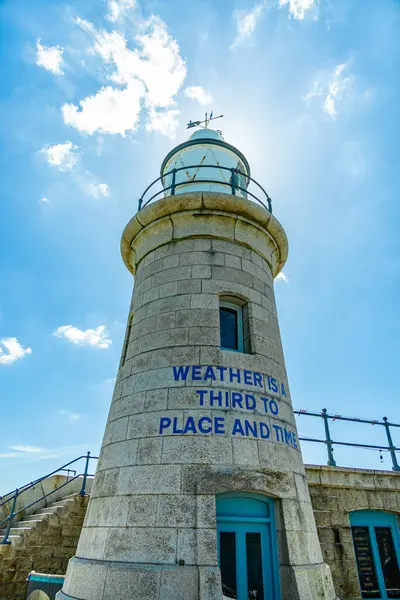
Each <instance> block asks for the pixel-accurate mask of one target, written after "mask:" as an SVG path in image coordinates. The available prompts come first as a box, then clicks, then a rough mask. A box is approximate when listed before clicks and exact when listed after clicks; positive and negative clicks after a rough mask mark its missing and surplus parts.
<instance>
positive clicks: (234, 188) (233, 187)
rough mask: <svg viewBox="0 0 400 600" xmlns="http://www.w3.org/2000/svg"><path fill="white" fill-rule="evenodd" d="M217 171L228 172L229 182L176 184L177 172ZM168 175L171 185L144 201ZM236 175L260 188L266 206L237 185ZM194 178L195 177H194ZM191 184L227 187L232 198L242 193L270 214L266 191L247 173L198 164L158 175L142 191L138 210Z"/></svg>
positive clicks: (214, 181) (195, 181) (218, 166)
mask: <svg viewBox="0 0 400 600" xmlns="http://www.w3.org/2000/svg"><path fill="white" fill-rule="evenodd" d="M205 168H207V169H219V170H223V171H230V173H231V178H230V181H229V182H227V181H220V180H216V179H196V180H195V179H194V178H193V180H192V181H180V182H178V183H177V182H176V174H177V173H178V172H179V171H187V170H189V169H205ZM168 175H172V183H171V185H169V186H166V187H163V188H162V189H161V190H159V191H158V192H156V193H155V194H153V195H152V196H150V198H148V199H147V200H145V196H146V194H147V192H148V191H149V190H150V188H152V187H153V186H154V185H155V184H157V183H158V182H159V181H161V183H162V184H164V178H165V177H168ZM238 175H242V176H243V177H244V178H245V179H246V181H247V182H250V181H251V182H252V183H254V184H255V185H256V186H257V187H259V188H260V190H261V191H262V193H263V194H264V196H265V198H266V204H265V203H264V202H263V200H261V199H260V198H258V196H256V195H255V194H253V193H252V192H249V190H248V189H247V188H243V187H241V186H240V185H238V184H237V176H238ZM195 177H196V175H195ZM192 183H212V184H217V185H224V186H227V187H229V188H230V189H231V194H232V195H233V196H235V195H236V191H241V192H244V193H245V194H247V195H249V196H251V197H252V198H254V200H255V201H256V202H258V203H259V204H261V206H262V207H263V208H265V210H267V211H268V212H270V213H272V201H271V198H270V196H269V195H268V193H267V192H266V190H265V189H264V188H263V187H262V185H260V184H259V183H258V181H256V180H255V179H253V177H250V175H248V174H247V173H243V171H240V170H239V169H234V168H231V167H223V166H221V165H204V164H199V165H189V166H184V167H179V168H176V169H171V170H170V171H167V172H166V173H163V174H162V175H160V177H158V178H157V179H155V180H154V181H153V182H152V183H150V185H148V186H147V188H146V189H145V190H144V192H143V194H142V195H141V197H140V198H139V202H138V210H142V208H144V207H145V206H147V205H148V204H150V202H151V201H152V200H154V198H156V197H157V196H159V195H160V194H163V193H165V192H168V191H171V193H170V195H171V196H174V195H175V192H176V189H177V188H179V187H182V186H187V185H190V184H192Z"/></svg>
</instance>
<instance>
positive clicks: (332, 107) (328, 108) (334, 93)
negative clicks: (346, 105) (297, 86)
mask: <svg viewBox="0 0 400 600" xmlns="http://www.w3.org/2000/svg"><path fill="white" fill-rule="evenodd" d="M345 69H346V64H342V65H338V66H337V67H336V69H335V71H334V74H333V78H332V81H331V82H330V83H329V87H328V95H327V96H326V98H325V102H324V105H323V109H324V112H326V114H327V115H329V116H330V117H332V118H334V117H335V115H336V114H337V110H336V104H337V102H338V101H340V100H341V99H342V98H343V94H344V93H345V91H346V90H348V89H349V88H350V87H351V86H352V85H353V82H354V77H353V76H352V75H351V76H349V77H345V76H344V75H343V71H344V70H345Z"/></svg>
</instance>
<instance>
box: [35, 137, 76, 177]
mask: <svg viewBox="0 0 400 600" xmlns="http://www.w3.org/2000/svg"><path fill="white" fill-rule="evenodd" d="M78 150H79V146H75V144H73V143H72V142H70V141H68V142H64V144H55V145H54V146H47V147H46V148H42V150H40V154H42V155H43V156H44V157H45V158H46V160H47V162H48V163H49V165H51V166H52V167H57V168H58V169H59V170H60V171H69V170H71V169H72V167H73V166H74V165H76V163H77V160H78V153H77V151H78Z"/></svg>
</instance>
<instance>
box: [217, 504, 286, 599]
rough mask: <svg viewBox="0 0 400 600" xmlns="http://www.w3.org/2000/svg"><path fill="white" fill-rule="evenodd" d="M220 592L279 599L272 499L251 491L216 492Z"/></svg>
mask: <svg viewBox="0 0 400 600" xmlns="http://www.w3.org/2000/svg"><path fill="white" fill-rule="evenodd" d="M216 504H217V540H218V560H219V566H220V569H221V579H222V592H223V595H224V597H226V598H235V599H237V600H280V597H281V596H280V581H279V561H278V550H277V543H276V526H275V511H274V508H275V507H274V502H273V500H272V499H271V498H267V497H265V496H261V495H259V494H251V493H236V494H235V493H232V494H221V495H219V496H217V500H216Z"/></svg>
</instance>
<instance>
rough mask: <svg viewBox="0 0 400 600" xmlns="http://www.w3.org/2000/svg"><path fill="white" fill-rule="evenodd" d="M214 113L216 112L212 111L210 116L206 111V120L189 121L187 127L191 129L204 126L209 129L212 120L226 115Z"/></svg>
mask: <svg viewBox="0 0 400 600" xmlns="http://www.w3.org/2000/svg"><path fill="white" fill-rule="evenodd" d="M213 114H214V113H213V111H211V112H210V115H209V116H208V115H207V113H206V114H205V117H206V118H205V119H204V121H189V123H188V124H187V127H186V129H191V128H192V127H202V128H203V129H207V127H208V125H209V123H210V121H214V120H215V119H221V117H223V116H224V115H218V116H217V117H214V116H213Z"/></svg>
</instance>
